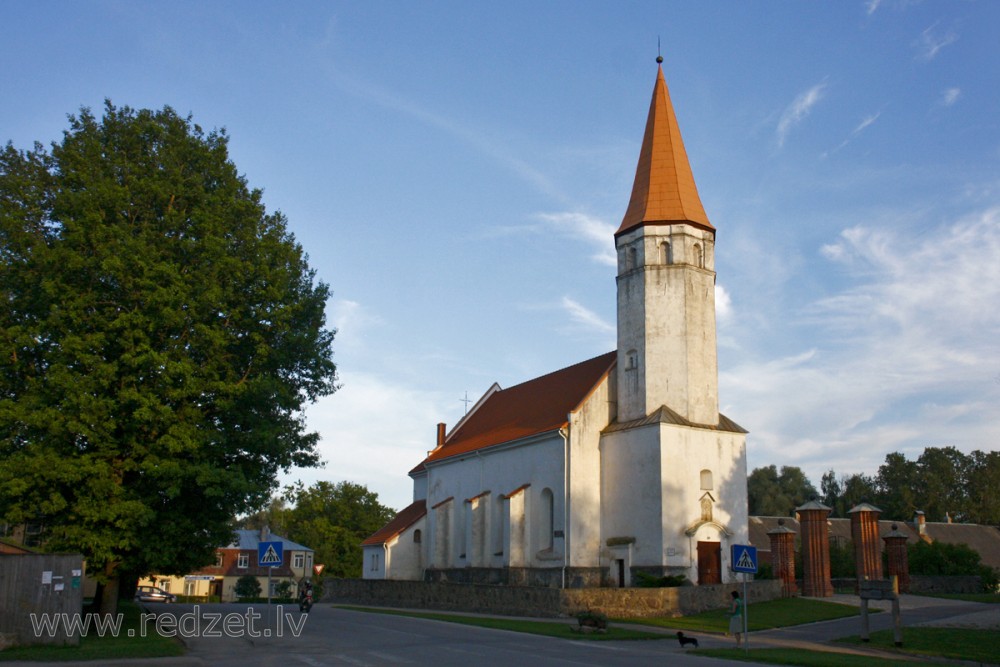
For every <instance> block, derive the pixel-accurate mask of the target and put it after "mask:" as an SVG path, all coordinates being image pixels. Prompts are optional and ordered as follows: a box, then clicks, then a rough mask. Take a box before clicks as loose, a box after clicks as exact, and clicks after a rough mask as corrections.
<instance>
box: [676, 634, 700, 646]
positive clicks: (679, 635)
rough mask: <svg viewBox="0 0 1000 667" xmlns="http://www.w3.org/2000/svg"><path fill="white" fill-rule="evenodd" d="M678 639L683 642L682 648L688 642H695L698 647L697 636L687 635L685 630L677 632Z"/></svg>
mask: <svg viewBox="0 0 1000 667" xmlns="http://www.w3.org/2000/svg"><path fill="white" fill-rule="evenodd" d="M677 641H679V642H680V643H681V648H684V647H685V646H687V645H688V644H694V647H695V648H698V639H697V638H696V637H685V636H684V633H683V632H678V633H677Z"/></svg>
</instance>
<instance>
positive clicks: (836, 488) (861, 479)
mask: <svg viewBox="0 0 1000 667" xmlns="http://www.w3.org/2000/svg"><path fill="white" fill-rule="evenodd" d="M997 489H1000V452H981V451H979V450H975V451H973V452H972V453H971V454H964V453H962V452H960V451H959V450H957V449H955V448H954V447H928V448H926V449H925V450H924V451H923V452H922V453H921V454H920V456H919V457H917V459H915V460H908V459H907V458H906V456H905V455H904V454H901V453H899V452H894V453H892V454H889V455H887V456H886V457H885V463H883V464H882V465H881V466H879V469H878V471H877V472H876V473H875V474H874V475H871V476H869V475H865V474H861V473H854V474H848V475H840V476H839V477H838V476H837V475H836V473H834V471H833V470H830V471H828V472H827V473H826V474H824V475H823V478H822V479H821V480H820V488H819V490H818V491H817V489H816V487H815V486H813V484H812V482H811V481H810V480H809V478H808V477H806V475H805V473H804V472H803V471H802V470H801V469H800V468H797V467H795V466H782V468H781V469H780V471H779V470H778V468H777V467H775V466H773V465H770V466H765V467H763V468H757V469H756V470H754V471H753V472H752V473H750V476H749V477H748V478H747V492H748V496H749V510H750V514H751V515H754V516H790V515H791V514H792V512H794V510H795V508H796V507H799V506H800V505H802V504H803V503H806V502H808V501H809V500H811V499H813V498H816V499H817V500H819V501H820V502H822V503H823V504H824V505H827V506H829V507H830V508H832V510H833V512H832V516H835V517H847V516H848V514H847V513H848V512H849V511H850V509H851V508H852V507H854V506H856V505H857V504H858V503H861V502H869V503H872V504H873V505H875V506H876V507H878V508H879V509H881V510H882V515H881V518H883V519H892V520H896V521H910V520H912V519H913V515H914V513H915V512H916V511H917V510H920V511H923V512H924V513H925V515H926V517H927V520H928V521H946V520H948V518H949V517H950V518H951V519H952V520H953V521H956V522H961V523H978V524H984V525H994V526H997V525H1000V494H998V493H997V492H996V490H997Z"/></svg>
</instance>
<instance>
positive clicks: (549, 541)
mask: <svg viewBox="0 0 1000 667" xmlns="http://www.w3.org/2000/svg"><path fill="white" fill-rule="evenodd" d="M539 515H540V516H539V517H538V518H539V519H540V520H541V526H540V527H539V538H541V539H539V544H538V546H539V548H540V549H543V550H544V549H551V548H552V546H553V532H554V531H555V498H554V497H553V496H552V489H542V502H541V508H540V512H539Z"/></svg>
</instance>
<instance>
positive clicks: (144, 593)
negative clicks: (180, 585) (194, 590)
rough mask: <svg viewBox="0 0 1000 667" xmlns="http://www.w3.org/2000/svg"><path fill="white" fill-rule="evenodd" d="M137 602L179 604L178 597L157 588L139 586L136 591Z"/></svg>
mask: <svg viewBox="0 0 1000 667" xmlns="http://www.w3.org/2000/svg"><path fill="white" fill-rule="evenodd" d="M135 600H136V602H177V596H176V595H174V594H173V593H168V592H166V591H164V590H160V589H159V588H156V587H155V586H139V587H138V588H137V589H135Z"/></svg>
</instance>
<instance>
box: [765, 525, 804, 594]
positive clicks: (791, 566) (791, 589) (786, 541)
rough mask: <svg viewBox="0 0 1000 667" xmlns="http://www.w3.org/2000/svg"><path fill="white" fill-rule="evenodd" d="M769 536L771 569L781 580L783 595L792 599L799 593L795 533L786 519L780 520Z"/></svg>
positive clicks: (768, 533) (769, 532)
mask: <svg viewBox="0 0 1000 667" xmlns="http://www.w3.org/2000/svg"><path fill="white" fill-rule="evenodd" d="M767 536H768V537H769V538H770V540H771V567H772V568H773V569H774V576H775V577H777V578H778V579H780V580H781V594H782V596H783V597H786V598H788V597H792V596H793V595H795V594H797V593H798V592H799V587H798V586H797V585H796V584H795V531H794V530H792V529H791V528H789V527H788V526H786V525H785V520H784V519H778V527H777V528H775V529H774V530H769V531H768V532H767Z"/></svg>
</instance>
